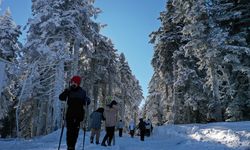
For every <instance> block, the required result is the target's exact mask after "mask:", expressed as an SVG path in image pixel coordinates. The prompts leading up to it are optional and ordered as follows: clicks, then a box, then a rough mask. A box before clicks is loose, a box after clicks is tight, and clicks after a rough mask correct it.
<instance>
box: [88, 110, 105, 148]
mask: <svg viewBox="0 0 250 150" xmlns="http://www.w3.org/2000/svg"><path fill="white" fill-rule="evenodd" d="M103 112H104V108H102V107H100V108H98V109H97V110H96V111H94V112H93V113H92V114H91V115H90V120H91V121H90V128H91V136H90V143H93V141H94V137H95V136H96V140H95V143H96V144H99V138H100V132H101V125H102V120H105V118H104V116H103Z"/></svg>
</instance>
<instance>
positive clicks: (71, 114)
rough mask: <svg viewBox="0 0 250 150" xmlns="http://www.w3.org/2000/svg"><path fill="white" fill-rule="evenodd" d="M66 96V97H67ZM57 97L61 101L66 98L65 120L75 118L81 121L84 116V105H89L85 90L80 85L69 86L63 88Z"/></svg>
mask: <svg viewBox="0 0 250 150" xmlns="http://www.w3.org/2000/svg"><path fill="white" fill-rule="evenodd" d="M67 98H68V99H67ZM59 99H60V100H62V101H66V100H67V105H68V107H67V113H66V120H73V119H76V120H77V121H82V120H83V117H84V108H83V107H84V106H85V104H87V105H89V104H90V100H89V98H88V97H87V96H86V92H85V91H84V90H83V89H82V88H81V87H76V88H72V87H71V88H70V89H66V90H64V92H63V93H61V94H60V95H59Z"/></svg>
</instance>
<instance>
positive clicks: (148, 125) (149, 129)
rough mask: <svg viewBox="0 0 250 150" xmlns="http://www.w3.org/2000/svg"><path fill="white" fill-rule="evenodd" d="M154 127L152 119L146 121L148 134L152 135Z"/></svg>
mask: <svg viewBox="0 0 250 150" xmlns="http://www.w3.org/2000/svg"><path fill="white" fill-rule="evenodd" d="M152 129H153V126H152V123H151V121H150V119H148V120H147V121H146V132H145V134H146V136H150V134H151V132H152Z"/></svg>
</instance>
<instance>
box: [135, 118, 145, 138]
mask: <svg viewBox="0 0 250 150" xmlns="http://www.w3.org/2000/svg"><path fill="white" fill-rule="evenodd" d="M137 128H139V130H140V137H141V141H144V135H145V129H146V123H145V122H144V121H143V119H142V118H140V122H139V124H138V127H137Z"/></svg>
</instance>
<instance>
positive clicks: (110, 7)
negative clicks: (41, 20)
mask: <svg viewBox="0 0 250 150" xmlns="http://www.w3.org/2000/svg"><path fill="white" fill-rule="evenodd" d="M0 1H1V0H0ZM165 3H166V0H96V2H95V6H96V7H99V8H101V9H102V11H103V12H102V13H101V14H100V15H99V17H98V19H97V22H100V23H102V24H107V25H108V26H107V27H105V28H104V29H103V30H102V31H101V33H102V34H103V35H105V36H107V37H109V38H110V39H111V40H112V41H113V43H114V45H115V48H116V49H117V50H118V52H119V53H120V52H123V53H124V54H125V56H126V59H127V60H128V63H129V65H130V68H131V70H132V72H133V74H134V75H135V76H136V77H137V79H138V80H139V82H140V85H141V86H142V89H143V92H144V96H146V95H147V87H148V83H149V81H150V78H151V76H152V74H153V68H152V66H151V63H150V62H151V59H152V56H153V45H151V44H149V43H148V41H149V36H148V35H149V34H150V33H151V32H153V31H155V30H157V29H158V28H159V27H160V21H159V20H158V19H157V18H158V17H159V16H160V12H161V11H163V10H164V8H165ZM6 7H10V10H11V12H12V17H13V19H14V21H15V22H16V23H17V24H18V25H22V27H23V26H24V25H25V24H26V23H27V20H28V18H29V17H31V8H30V7H31V0H2V6H1V8H2V11H1V14H2V12H3V10H5V9H6ZM20 39H21V40H22V41H25V33H23V35H22V36H21V38H20Z"/></svg>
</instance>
